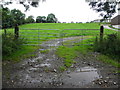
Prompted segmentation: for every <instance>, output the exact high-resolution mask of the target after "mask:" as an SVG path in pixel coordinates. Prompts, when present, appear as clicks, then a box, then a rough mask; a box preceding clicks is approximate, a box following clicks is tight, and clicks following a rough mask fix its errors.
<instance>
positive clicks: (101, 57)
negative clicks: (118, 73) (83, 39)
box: [98, 55, 120, 68]
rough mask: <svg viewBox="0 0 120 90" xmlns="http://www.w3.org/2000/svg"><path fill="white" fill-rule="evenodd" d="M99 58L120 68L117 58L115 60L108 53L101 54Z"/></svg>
mask: <svg viewBox="0 0 120 90" xmlns="http://www.w3.org/2000/svg"><path fill="white" fill-rule="evenodd" d="M98 60H101V61H103V62H105V63H107V64H111V65H112V66H115V67H117V68H120V63H118V62H117V61H116V60H113V59H111V58H110V57H108V56H106V55H99V56H98Z"/></svg>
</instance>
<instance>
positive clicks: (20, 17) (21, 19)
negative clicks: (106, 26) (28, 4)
mask: <svg viewBox="0 0 120 90" xmlns="http://www.w3.org/2000/svg"><path fill="white" fill-rule="evenodd" d="M11 16H12V18H13V21H14V24H18V25H21V24H24V23H25V14H23V13H22V12H21V11H20V10H16V9H13V10H11Z"/></svg>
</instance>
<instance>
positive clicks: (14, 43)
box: [2, 33, 25, 57]
mask: <svg viewBox="0 0 120 90" xmlns="http://www.w3.org/2000/svg"><path fill="white" fill-rule="evenodd" d="M23 43H25V40H24V39H17V40H16V39H15V38H14V35H12V34H11V33H9V34H6V35H5V34H2V54H3V57H4V56H8V55H11V54H12V53H13V52H15V51H16V50H18V49H20V48H21V45H22V44H23Z"/></svg>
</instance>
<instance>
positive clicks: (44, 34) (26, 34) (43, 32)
mask: <svg viewBox="0 0 120 90" xmlns="http://www.w3.org/2000/svg"><path fill="white" fill-rule="evenodd" d="M99 30H100V29H64V30H60V29H20V30H19V36H20V37H23V38H24V39H26V41H27V42H26V44H23V45H38V46H39V45H42V43H43V42H46V43H44V45H45V46H57V45H74V42H75V41H77V42H79V41H80V40H83V39H86V38H90V37H91V36H96V35H99ZM50 41H52V44H50V43H48V42H50ZM65 41H67V43H64V42H65ZM77 45H78V44H77ZM79 45H80V44H79Z"/></svg>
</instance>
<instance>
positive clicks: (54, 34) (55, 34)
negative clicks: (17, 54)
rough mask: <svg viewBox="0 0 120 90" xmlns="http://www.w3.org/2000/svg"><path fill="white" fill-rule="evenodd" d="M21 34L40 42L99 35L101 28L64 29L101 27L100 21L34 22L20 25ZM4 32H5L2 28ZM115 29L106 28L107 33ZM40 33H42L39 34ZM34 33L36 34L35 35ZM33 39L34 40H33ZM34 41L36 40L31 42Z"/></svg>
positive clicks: (29, 41)
mask: <svg viewBox="0 0 120 90" xmlns="http://www.w3.org/2000/svg"><path fill="white" fill-rule="evenodd" d="M19 28H20V36H21V37H24V38H26V39H27V40H26V41H27V42H28V44H38V43H42V41H46V40H49V39H55V38H61V37H71V36H82V35H84V36H90V35H95V36H96V35H99V30H97V31H96V30H64V29H99V28H100V25H99V23H77V24H74V23H33V24H25V25H21V26H19ZM23 28H26V29H59V30H23ZM2 32H4V31H3V30H2ZM7 32H10V33H14V29H12V28H11V29H7ZM113 32H115V31H112V30H108V29H105V34H109V33H113ZM38 33H39V34H40V35H39V36H38ZM33 35H34V36H33ZM31 39H32V40H31ZM31 41H34V42H31Z"/></svg>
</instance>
